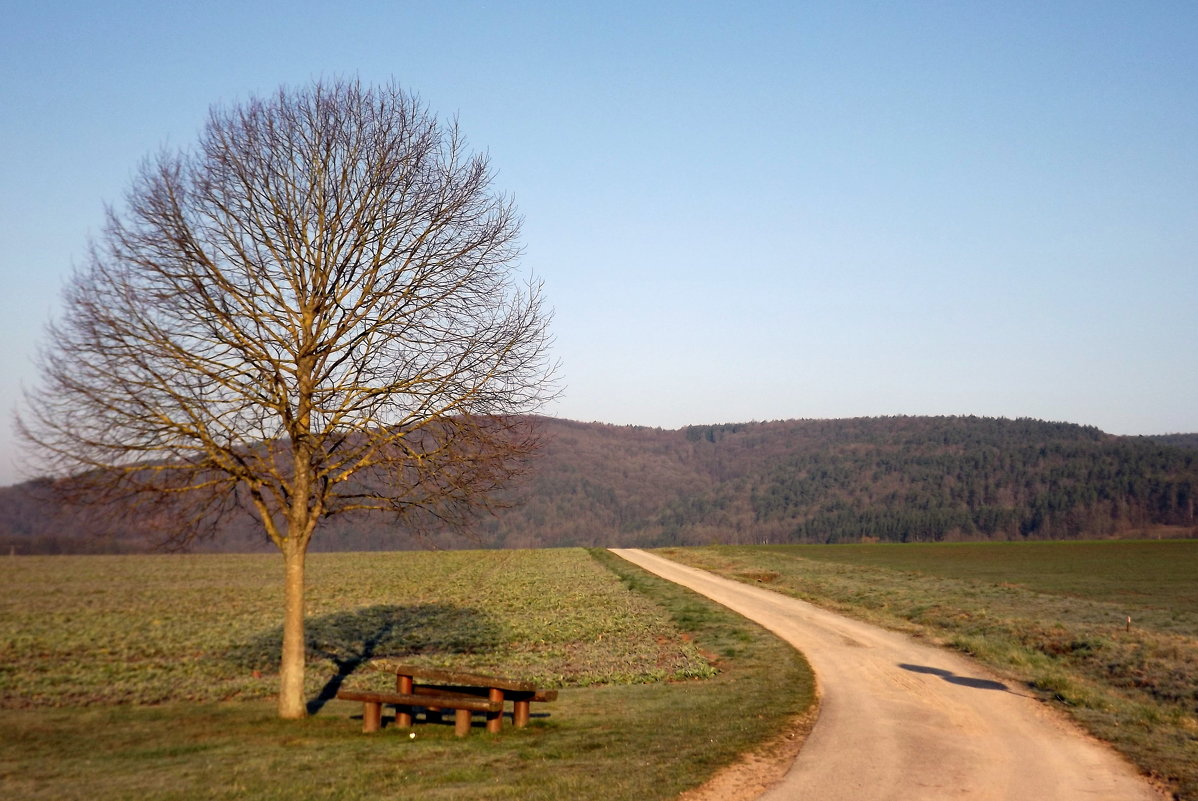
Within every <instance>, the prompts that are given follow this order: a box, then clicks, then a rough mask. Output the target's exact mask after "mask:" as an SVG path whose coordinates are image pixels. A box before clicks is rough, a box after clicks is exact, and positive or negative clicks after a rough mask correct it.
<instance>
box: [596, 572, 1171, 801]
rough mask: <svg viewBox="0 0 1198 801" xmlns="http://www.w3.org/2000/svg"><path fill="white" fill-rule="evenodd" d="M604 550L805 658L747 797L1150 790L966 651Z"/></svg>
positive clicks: (1029, 800)
mask: <svg viewBox="0 0 1198 801" xmlns="http://www.w3.org/2000/svg"><path fill="white" fill-rule="evenodd" d="M614 552H615V553H616V554H618V555H620V556H622V557H624V558H625V559H627V560H629V561H630V562H633V563H634V564H637V565H640V566H641V567H644V568H645V569H647V570H650V571H652V572H654V573H657V574H658V575H660V576H662V577H664V578H667V579H669V580H671V581H674V582H677V583H678V584H682V585H683V586H686V587H689V588H691V589H693V590H695V591H697V592H700V593H702V594H703V595H706V596H708V597H709V598H712V599H713V600H715V601H717V602H719V603H721V604H723V605H724V606H727V607H728V608H730V609H732V610H734V611H736V612H738V613H740V614H742V615H744V616H745V617H747V618H749V619H750V620H754V621H756V622H757V623H760V624H761V625H762V626H764V627H765V628H767V629H769V630H770V631H772V632H774V633H775V634H777V635H778V636H779V637H781V638H782V639H783V640H785V641H786V642H788V643H790V644H792V645H794V646H795V647H796V648H798V649H799V650H801V651H802V652H803V653H804V654H805V655H806V657H807V659H808V660H809V661H810V662H811V666H812V667H813V668H814V669H815V673H816V677H817V679H818V683H819V689H820V696H821V700H820V705H821V706H820V715H819V720H818V721H817V723H816V725H815V728H814V730H813V731H812V732H811V735H810V737H809V738H808V740H807V743H806V744H805V745H804V746H803V750H802V752H801V753H800V755H799V758H798V759H797V760H796V761H795V764H794V766H793V767H792V768H791V769H790V771H789V773H787V775H786V777H785V778H784V779H783V780H782V782H781V783H780V784H778V785H776V786H775V787H773V788H772V789H770V790H769V791H767V792H766V793H765V795H763V796H761V801H783V799H796V800H797V799H801V800H802V801H882V800H883V799H885V800H886V801H899V799H910V800H911V801H939V799H970V801H992V800H993V801H998V800H999V799H1001V800H1002V801H1079V800H1084V801H1160V799H1161V798H1163V797H1164V796H1162V795H1160V794H1158V793H1157V792H1156V791H1155V790H1154V789H1153V788H1152V787H1151V786H1150V785H1149V784H1148V783H1147V782H1145V781H1144V780H1142V779H1141V778H1140V777H1139V776H1138V775H1137V774H1136V772H1135V771H1134V769H1133V768H1131V767H1130V766H1129V765H1127V764H1126V763H1124V762H1123V761H1122V760H1121V759H1120V758H1119V757H1118V756H1117V755H1116V754H1115V753H1114V752H1113V751H1112V750H1110V749H1109V748H1107V747H1106V746H1104V745H1101V744H1098V743H1096V742H1094V741H1092V740H1090V739H1088V738H1087V737H1086V736H1085V735H1083V734H1082V733H1081V732H1080V731H1078V730H1077V729H1075V728H1073V727H1072V726H1071V725H1070V724H1068V723H1067V722H1066V721H1064V720H1063V719H1061V718H1060V717H1059V716H1058V715H1057V714H1056V713H1055V712H1054V711H1053V710H1051V709H1049V708H1046V707H1045V706H1044V705H1043V704H1042V703H1040V702H1038V701H1036V700H1034V699H1032V698H1031V697H1029V696H1026V695H1023V694H1021V688H1019V687H1017V686H1007V685H1004V684H1003V683H1001V682H1000V681H998V680H997V679H995V678H994V677H993V676H990V675H989V674H987V673H985V672H984V670H983V669H982V668H981V667H979V666H977V665H976V664H974V663H972V662H970V661H969V660H967V659H966V658H964V657H962V656H959V655H957V654H954V653H952V652H950V651H945V650H941V649H938V648H934V647H931V646H928V645H924V644H921V643H919V642H916V641H915V640H913V639H911V638H910V637H907V636H905V635H902V634H896V633H894V632H889V631H885V630H883V629H880V628H877V627H875V626H871V625H869V624H866V623H860V622H858V621H855V620H851V619H849V618H846V617H842V616H840V615H837V614H835V613H832V612H827V611H824V610H822V609H819V608H818V607H815V606H812V605H810V604H807V603H804V602H803V601H799V600H796V599H793V598H789V597H787V596H784V595H780V594H778V593H775V592H771V591H769V590H766V589H763V588H759V587H754V586H750V585H747V584H741V583H739V582H735V581H731V580H728V579H724V578H721V577H719V576H715V575H713V574H711V573H708V572H706V571H703V570H697V569H695V568H691V567H686V566H684V565H680V564H677V563H675V562H671V561H669V560H668V559H664V558H662V557H659V556H656V555H653V554H649V553H645V552H644V551H639V550H616V551H614Z"/></svg>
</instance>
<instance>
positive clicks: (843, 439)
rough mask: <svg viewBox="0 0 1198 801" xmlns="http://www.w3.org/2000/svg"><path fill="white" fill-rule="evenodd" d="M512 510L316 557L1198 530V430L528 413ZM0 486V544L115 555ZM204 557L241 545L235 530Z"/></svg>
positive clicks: (371, 524)
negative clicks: (533, 427)
mask: <svg viewBox="0 0 1198 801" xmlns="http://www.w3.org/2000/svg"><path fill="white" fill-rule="evenodd" d="M543 425H544V430H545V434H546V439H547V443H548V444H547V446H546V449H545V453H544V454H543V455H542V457H541V458H540V460H539V461H538V462H537V465H536V469H535V470H534V472H533V474H532V475H531V476H530V478H529V479H528V480H527V482H526V484H525V485H524V486H522V487H520V488H518V489H516V490H514V491H513V493H512V500H515V501H518V503H517V504H516V505H515V506H514V507H513V508H511V509H508V510H506V511H504V512H502V513H501V514H499V515H497V516H496V517H493V518H489V519H486V520H483V521H481V522H480V524H479V526H478V528H477V530H476V531H475V532H473V535H472V536H470V537H468V538H463V537H460V536H459V535H457V534H453V533H450V532H446V533H444V534H443V535H440V536H435V537H433V538H432V540H431V541H428V542H423V543H422V542H420V541H416V540H414V539H412V538H411V537H410V536H409V535H408V534H407V533H406V532H404V531H402V530H397V529H396V528H395V526H394V525H393V524H391V523H389V522H388V521H387V520H385V519H382V518H370V517H361V518H341V519H333V520H330V521H328V524H327V525H326V527H325V529H324V530H323V531H322V532H318V533H317V535H316V539H315V540H314V543H313V545H314V549H315V550H383V549H400V548H413V547H421V545H426V544H431V545H434V546H437V547H507V548H517V547H519V548H525V547H553V546H568V545H586V546H661V545H683V544H687V545H689V544H707V543H714V542H725V543H760V542H771V543H787V542H794V543H837V542H858V541H862V540H865V541H883V542H924V541H943V540H977V539H1005V540H1009V539H1069V538H1079V537H1109V536H1121V535H1129V534H1133V533H1136V532H1144V531H1147V530H1159V529H1161V528H1163V527H1168V529H1169V533H1171V534H1174V535H1178V536H1196V535H1198V520H1196V518H1195V503H1196V500H1198V435H1194V434H1176V435H1166V436H1161V437H1118V436H1112V435H1108V434H1104V433H1103V432H1101V431H1099V430H1098V429H1096V428H1091V427H1085V426H1079V425H1073V424H1069V423H1049V422H1042V421H1038V420H1023V419H1021V420H1007V419H992V418H977V417H886V418H855V419H847V420H798V421H783V422H768V423H744V424H734V425H716V426H692V427H689V428H684V429H681V430H676V431H665V430H661V429H652V428H642V427H632V426H628V427H619V426H610V425H604V424H599V423H575V422H570V421H564V420H553V419H547V420H544V421H543ZM23 489H25V488H23V487H11V488H6V489H4V490H0V548H2V549H4V551H8V550H16V551H19V552H30V551H34V552H43V553H44V552H67V551H75V552H78V551H92V552H95V551H110V552H111V551H119V550H129V549H136V548H140V547H144V546H142V545H141V544H139V543H133V542H123V541H121V540H119V539H116V540H111V539H110V540H107V541H97V540H95V539H94V538H92V537H89V536H87V535H88V534H89V533H91V531H90V530H89V529H91V528H93V526H91V525H90V523H89V521H90V520H91V518H90V517H89V514H92V513H81V512H80V511H78V510H57V509H48V508H46V506H45V504H44V503H41V502H39V501H38V500H37V494H36V493H28V492H23V491H22V490H23ZM201 547H206V548H210V549H217V550H256V549H263V548H266V547H269V546H266V544H265V543H264V542H263V540H262V538H261V536H260V535H259V534H258V533H257V531H256V527H255V525H254V524H253V522H252V521H250V520H244V521H241V522H239V523H237V524H235V525H231V526H229V527H228V528H227V529H226V530H225V531H223V532H222V533H221V535H220V536H219V537H218V538H217V539H216V540H215V541H213V542H211V543H209V544H207V545H206V546H201Z"/></svg>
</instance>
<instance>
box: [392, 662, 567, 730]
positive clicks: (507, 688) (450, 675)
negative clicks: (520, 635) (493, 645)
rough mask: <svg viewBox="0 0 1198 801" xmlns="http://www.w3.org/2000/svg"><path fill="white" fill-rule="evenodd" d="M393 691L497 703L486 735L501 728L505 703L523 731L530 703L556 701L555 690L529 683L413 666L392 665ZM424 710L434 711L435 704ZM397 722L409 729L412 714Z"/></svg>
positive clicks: (489, 714)
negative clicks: (475, 698) (477, 698)
mask: <svg viewBox="0 0 1198 801" xmlns="http://www.w3.org/2000/svg"><path fill="white" fill-rule="evenodd" d="M417 679H419V680H420V681H417ZM395 691H396V692H399V693H410V694H412V695H419V696H428V697H429V698H430V700H431V699H435V698H446V697H455V696H456V697H485V698H486V699H487V700H488V701H491V702H497V703H499V704H500V709H499V711H497V712H496V711H489V712H487V731H488V732H492V733H494V732H498V731H500V730H501V729H502V728H503V707H502V704H503V703H504V702H505V701H511V702H512V722H513V723H514V724H515V725H516V726H517V727H522V726H527V725H528V720H529V718H530V717H531V716H532V702H533V701H553V700H555V699H556V698H557V690H539V689H537V685H536V684H535V683H534V682H531V681H521V680H519V679H505V678H502V677H499V676H485V675H482V674H479V673H462V672H459V671H455V670H442V669H440V668H426V667H419V666H416V665H395ZM427 706H431V707H435V704H432V703H430V704H428V705H427ZM405 718H406V722H405ZM396 721H397V723H398V724H399V725H400V726H410V725H412V720H411V713H410V712H409V713H408V714H407V715H406V716H405V715H404V714H403V712H402V711H401V712H400V714H399V717H397V719H396Z"/></svg>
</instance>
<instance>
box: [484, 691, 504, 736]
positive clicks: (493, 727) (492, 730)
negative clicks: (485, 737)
mask: <svg viewBox="0 0 1198 801" xmlns="http://www.w3.org/2000/svg"><path fill="white" fill-rule="evenodd" d="M487 697H488V698H489V699H490V700H492V701H498V702H499V703H500V704H502V703H503V690H499V689H496V688H494V687H492V688H491V691H490V692H489V693H487ZM502 730H503V707H500V709H499V711H498V712H488V713H487V733H488V734H499V732H501V731H502Z"/></svg>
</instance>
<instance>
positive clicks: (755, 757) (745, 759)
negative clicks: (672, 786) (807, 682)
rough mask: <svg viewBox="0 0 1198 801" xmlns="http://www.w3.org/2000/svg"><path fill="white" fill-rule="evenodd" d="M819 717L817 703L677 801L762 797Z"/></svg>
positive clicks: (733, 800)
mask: <svg viewBox="0 0 1198 801" xmlns="http://www.w3.org/2000/svg"><path fill="white" fill-rule="evenodd" d="M818 717H819V700H818V699H816V703H815V704H813V705H812V707H811V710H810V711H809V712H807V713H806V714H804V715H801V716H799V717H797V718H795V719H794V720H793V721H791V723H790V725H788V726H787V727H786V729H785V730H784V731H783V732H782V733H781V734H779V735H778V736H777V737H776V738H774V739H773V740H771V741H770V742H768V743H766V744H765V745H763V746H762V747H760V748H758V749H757V750H755V751H751V752H749V753H747V754H742V755H741V757H740V759H739V760H737V761H736V762H734V763H732V764H731V765H729V766H728V767H726V768H724V769H722V770H721V771H720V772H718V773H717V774H716V775H714V776H712V777H711V779H709V780H708V781H707V782H706V783H705V784H703V785H702V786H700V787H696V788H695V789H693V790H687V791H686V792H685V793H683V794H682V795H680V796H678V801H753V799H756V798H758V797H760V796H761V794H762V793H764V792H765V791H766V790H768V789H769V788H771V787H773V786H774V785H775V784H777V783H778V782H780V781H782V777H783V776H785V775H786V772H787V771H788V770H790V767H791V765H793V764H794V761H795V759H796V758H797V757H798V756H799V751H800V750H802V748H803V743H804V742H805V741H806V740H807V735H808V734H810V733H811V728H812V727H813V726H815V721H816V718H818Z"/></svg>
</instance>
